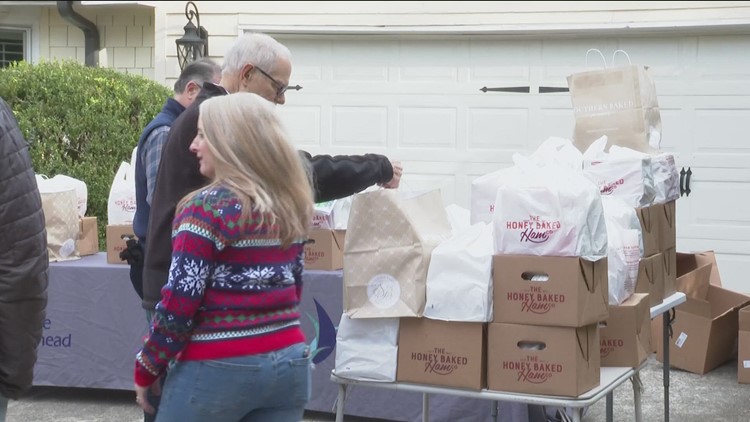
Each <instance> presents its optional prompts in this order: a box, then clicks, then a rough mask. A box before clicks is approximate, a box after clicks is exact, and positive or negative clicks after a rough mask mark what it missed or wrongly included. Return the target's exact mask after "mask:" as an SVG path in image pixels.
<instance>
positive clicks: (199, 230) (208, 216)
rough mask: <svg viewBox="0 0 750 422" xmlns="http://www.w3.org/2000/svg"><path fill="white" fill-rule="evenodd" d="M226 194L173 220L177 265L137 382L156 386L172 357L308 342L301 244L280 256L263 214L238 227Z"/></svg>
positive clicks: (204, 195) (196, 201)
mask: <svg viewBox="0 0 750 422" xmlns="http://www.w3.org/2000/svg"><path fill="white" fill-rule="evenodd" d="M241 208H242V207H241V205H240V203H239V200H238V198H237V197H236V195H235V194H234V193H232V192H231V191H230V190H229V189H227V188H226V187H217V188H212V189H207V190H204V191H202V192H200V193H198V194H196V195H195V196H194V197H193V198H191V200H190V201H189V202H188V203H187V205H186V206H185V207H184V208H183V209H181V210H180V211H179V212H178V214H177V215H176V217H175V220H174V224H173V231H172V264H171V267H170V269H169V280H168V282H167V284H166V285H165V286H164V288H162V299H161V301H160V302H159V304H158V305H157V306H156V313H155V315H154V321H153V325H152V326H151V330H150V335H149V337H148V339H147V341H146V344H145V345H144V347H143V349H142V350H141V351H140V352H139V353H138V355H137V357H136V365H135V382H136V384H138V385H140V386H148V385H151V384H152V383H153V382H154V381H155V380H156V379H157V378H158V377H159V375H160V374H161V373H163V372H164V370H165V369H166V367H167V364H168V363H169V361H170V360H171V359H173V358H175V357H176V358H177V359H179V360H205V359H221V358H228V357H234V356H244V355H251V354H258V353H267V352H270V351H274V350H279V349H282V348H285V347H288V346H290V345H292V344H296V343H300V342H304V341H305V338H304V334H303V332H302V329H301V328H300V325H299V302H300V298H301V294H302V268H303V262H304V260H303V255H302V253H303V243H302V240H300V241H299V242H295V243H293V244H292V245H291V246H290V247H289V248H287V249H282V247H281V242H280V240H279V238H278V227H275V226H271V225H270V224H269V223H268V219H266V221H265V222H264V223H263V224H262V225H261V224H260V214H258V213H252V216H251V218H250V219H247V220H245V221H240V218H239V217H240V213H241V211H242V209H241Z"/></svg>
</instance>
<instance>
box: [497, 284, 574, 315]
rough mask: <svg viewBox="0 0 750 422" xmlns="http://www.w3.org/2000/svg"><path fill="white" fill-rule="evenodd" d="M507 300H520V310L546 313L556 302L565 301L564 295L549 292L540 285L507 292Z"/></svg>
mask: <svg viewBox="0 0 750 422" xmlns="http://www.w3.org/2000/svg"><path fill="white" fill-rule="evenodd" d="M507 297H508V301H509V302H520V303H521V312H532V313H535V314H546V313H547V312H549V311H550V310H552V308H554V307H555V305H556V304H558V303H565V295H564V294H560V293H549V292H547V291H545V290H542V288H541V287H530V288H529V290H524V291H520V292H508V296H507Z"/></svg>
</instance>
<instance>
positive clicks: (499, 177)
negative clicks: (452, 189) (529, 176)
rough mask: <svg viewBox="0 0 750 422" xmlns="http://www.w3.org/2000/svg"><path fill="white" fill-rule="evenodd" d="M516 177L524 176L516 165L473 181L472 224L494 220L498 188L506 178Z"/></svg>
mask: <svg viewBox="0 0 750 422" xmlns="http://www.w3.org/2000/svg"><path fill="white" fill-rule="evenodd" d="M515 177H522V172H521V171H520V170H519V169H518V168H517V167H516V166H511V167H507V168H504V169H501V170H497V171H493V172H492V173H487V174H485V175H483V176H480V177H477V178H476V179H474V181H473V182H471V206H470V208H469V210H470V212H471V216H470V217H471V220H470V221H469V222H470V224H476V223H479V222H480V221H481V222H485V223H490V222H492V214H493V213H494V211H495V198H497V189H498V188H499V187H500V185H501V184H503V183H504V182H505V181H506V180H508V179H513V178H515Z"/></svg>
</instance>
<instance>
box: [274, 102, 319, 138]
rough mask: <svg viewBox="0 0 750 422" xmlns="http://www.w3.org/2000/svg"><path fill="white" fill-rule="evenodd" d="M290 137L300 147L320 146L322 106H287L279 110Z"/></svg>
mask: <svg viewBox="0 0 750 422" xmlns="http://www.w3.org/2000/svg"><path fill="white" fill-rule="evenodd" d="M277 110H278V111H279V114H280V115H281V119H282V121H283V122H284V126H285V128H286V131H287V133H288V134H289V137H290V138H291V139H292V140H293V141H294V143H295V144H298V145H305V146H309V145H320V142H321V139H320V125H321V123H322V122H323V119H322V110H321V107H320V106H313V105H310V106H299V105H295V106H286V107H279V108H277Z"/></svg>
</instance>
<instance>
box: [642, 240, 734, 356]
mask: <svg viewBox="0 0 750 422" xmlns="http://www.w3.org/2000/svg"><path fill="white" fill-rule="evenodd" d="M664 262H666V261H664ZM714 262H715V261H714V260H713V253H710V254H709V255H707V254H706V253H703V252H701V253H697V254H696V253H681V252H680V253H677V252H676V253H675V276H676V279H675V288H676V290H677V291H680V292H683V293H685V294H686V295H687V296H688V297H693V298H697V299H705V298H706V295H707V294H708V286H709V284H710V278H711V274H712V272H713V270H714V269H715V267H716V266H715V265H713V263H714ZM717 274H718V270H717ZM719 283H721V281H720V280H719ZM665 290H666V287H665ZM663 335H664V328H663V326H662V321H661V318H657V319H654V320H653V321H652V322H651V347H652V351H653V352H654V353H656V345H657V343H658V344H659V345H660V346H661V347H663V342H664V339H663Z"/></svg>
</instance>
